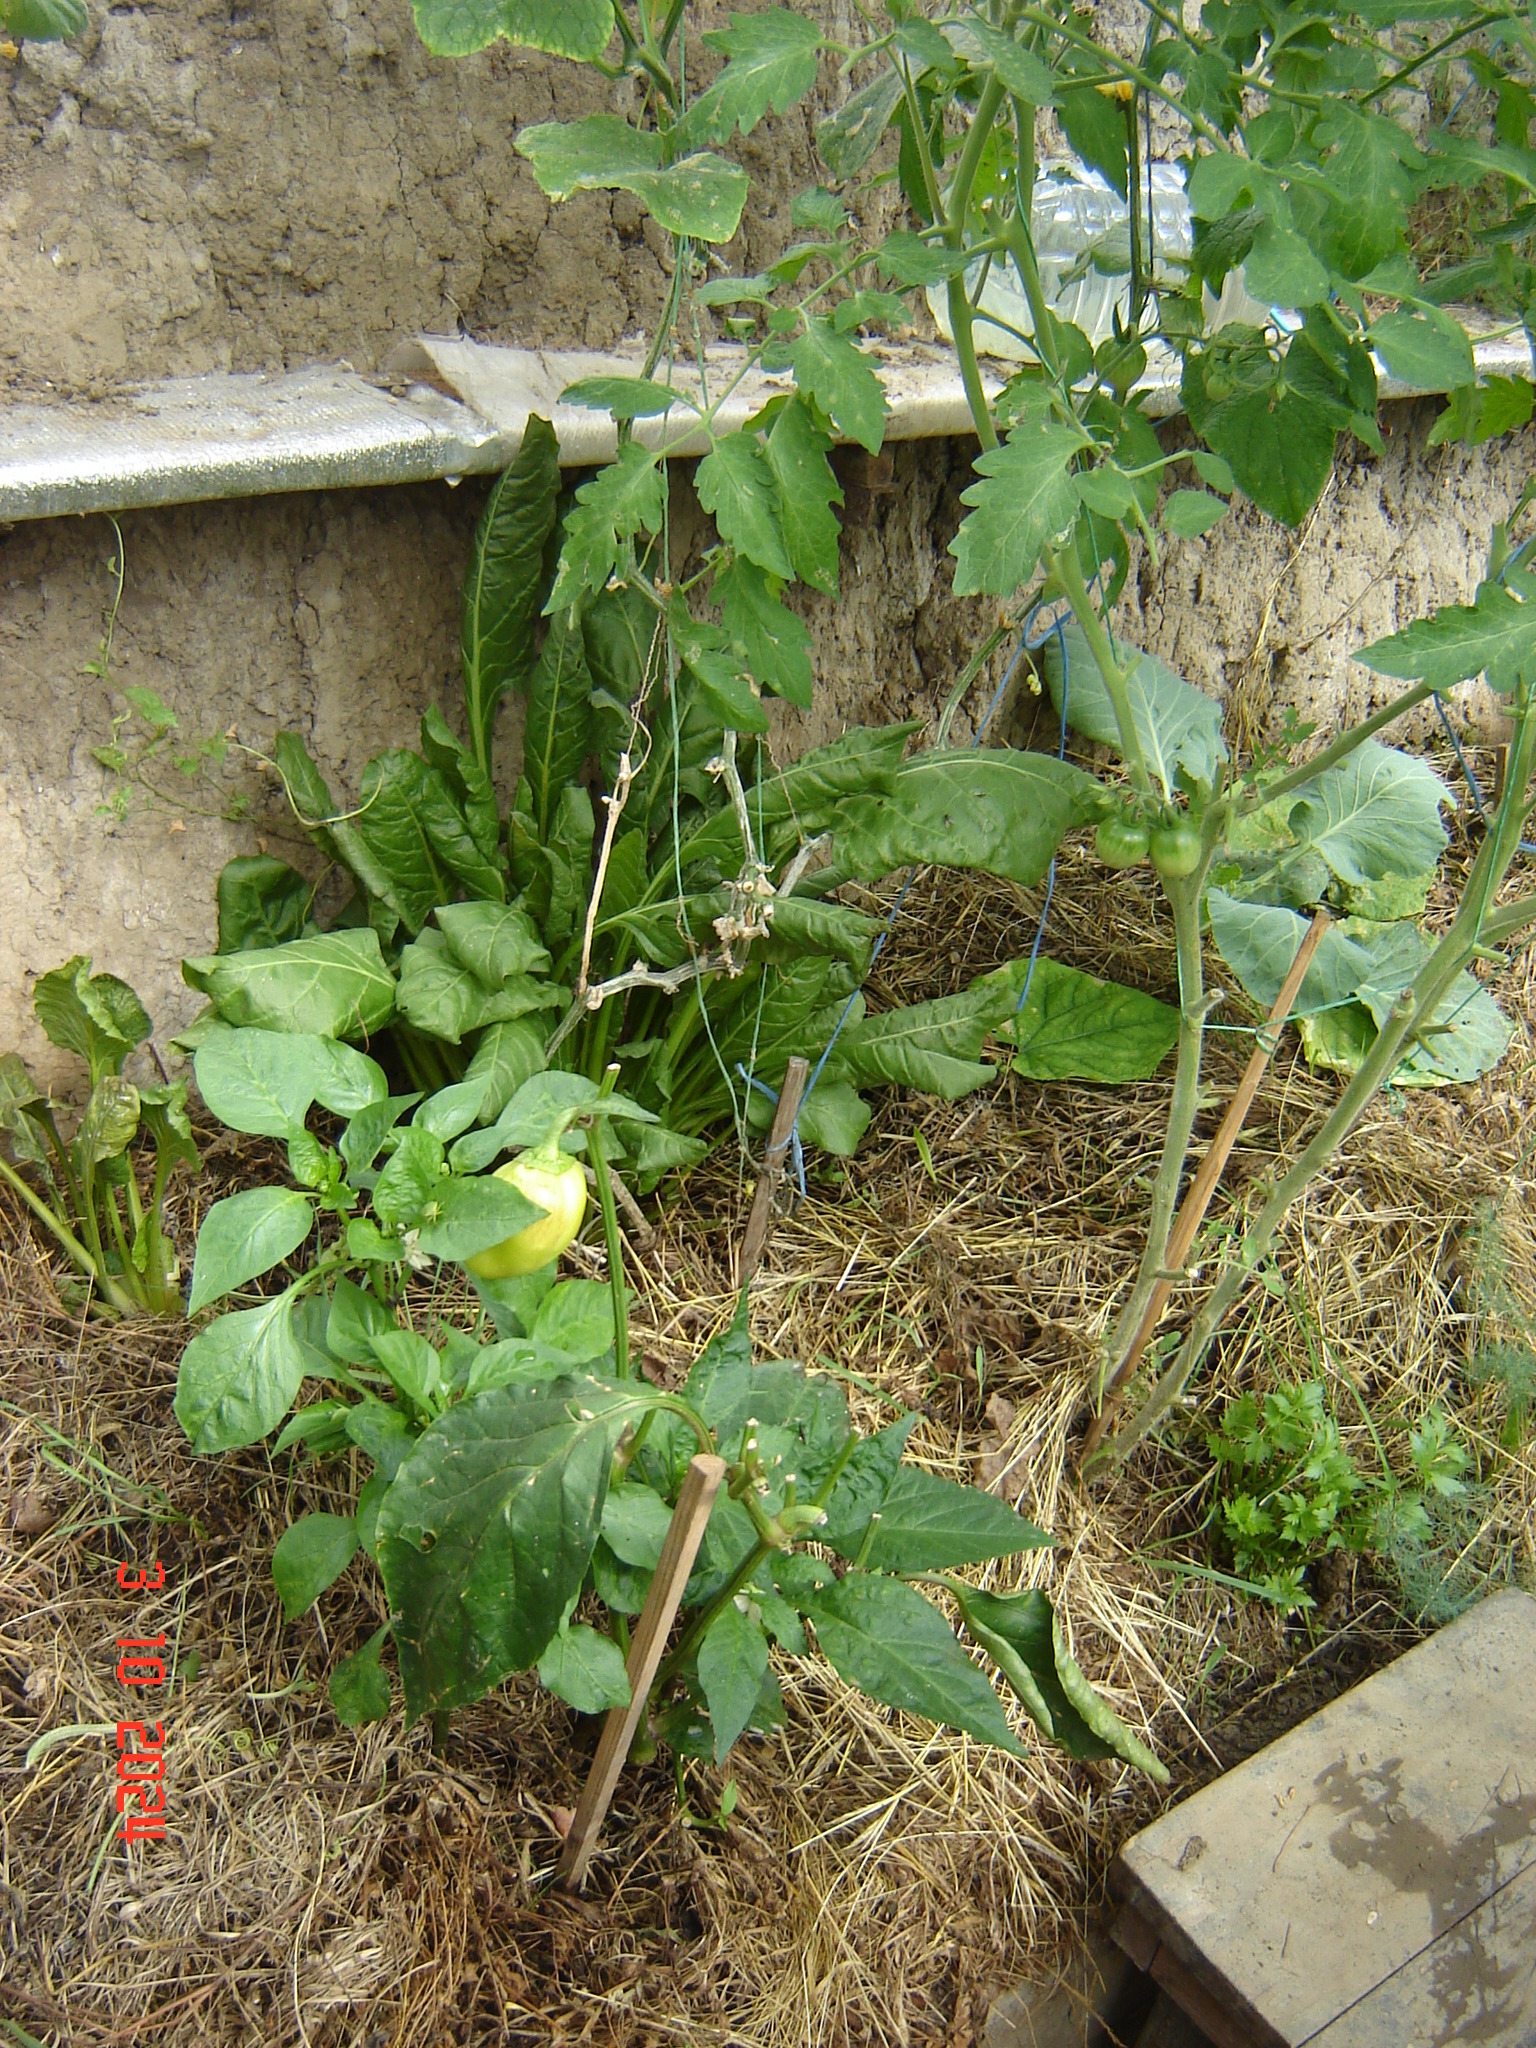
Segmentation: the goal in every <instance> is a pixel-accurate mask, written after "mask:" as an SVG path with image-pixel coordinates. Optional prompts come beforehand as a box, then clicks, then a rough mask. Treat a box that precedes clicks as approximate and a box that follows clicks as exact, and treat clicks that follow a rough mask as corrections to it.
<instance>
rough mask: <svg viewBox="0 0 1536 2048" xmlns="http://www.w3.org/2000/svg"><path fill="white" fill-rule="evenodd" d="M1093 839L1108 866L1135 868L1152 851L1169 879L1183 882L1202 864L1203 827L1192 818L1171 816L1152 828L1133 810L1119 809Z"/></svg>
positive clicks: (1104, 821) (1098, 852)
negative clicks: (1133, 812) (1201, 831)
mask: <svg viewBox="0 0 1536 2048" xmlns="http://www.w3.org/2000/svg"><path fill="white" fill-rule="evenodd" d="M1093 843H1094V851H1095V852H1096V853H1097V854H1098V856H1099V859H1100V860H1101V861H1103V863H1104V865H1105V867H1107V868H1133V867H1135V866H1136V865H1137V864H1138V862H1140V861H1144V860H1145V859H1146V858H1147V856H1148V854H1149V853H1150V855H1151V856H1152V865H1153V867H1155V868H1156V869H1157V872H1158V874H1159V875H1161V877H1162V878H1163V880H1164V881H1165V882H1175V881H1178V882H1182V881H1184V880H1185V879H1186V878H1187V877H1188V876H1190V875H1192V874H1193V873H1194V872H1195V870H1196V869H1197V868H1198V867H1199V865H1200V827H1199V826H1198V825H1197V824H1195V822H1194V821H1193V819H1191V818H1186V817H1175V818H1167V819H1164V820H1163V821H1162V822H1161V823H1159V824H1157V825H1154V826H1152V827H1150V828H1148V827H1147V826H1146V825H1144V824H1143V823H1142V822H1141V820H1140V819H1139V818H1137V817H1136V816H1134V815H1133V814H1132V813H1131V812H1130V811H1115V812H1112V813H1111V815H1110V816H1109V817H1107V818H1104V819H1102V820H1101V821H1100V823H1099V826H1098V828H1097V830H1096V831H1095V833H1094V836H1093Z"/></svg>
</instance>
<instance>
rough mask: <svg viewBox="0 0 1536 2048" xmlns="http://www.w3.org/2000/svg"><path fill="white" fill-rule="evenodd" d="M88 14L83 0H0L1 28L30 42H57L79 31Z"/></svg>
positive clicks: (76, 34) (81, 29)
mask: <svg viewBox="0 0 1536 2048" xmlns="http://www.w3.org/2000/svg"><path fill="white" fill-rule="evenodd" d="M89 19H90V17H89V15H88V14H87V13H86V11H85V4H84V0H0V28H3V29H4V31H5V34H6V35H7V36H8V37H9V36H20V37H21V38H22V39H23V40H24V41H25V42H29V43H58V42H62V41H63V40H64V39H65V37H66V36H78V35H80V34H81V33H82V32H83V31H84V29H85V27H86V24H87V22H88V21H89Z"/></svg>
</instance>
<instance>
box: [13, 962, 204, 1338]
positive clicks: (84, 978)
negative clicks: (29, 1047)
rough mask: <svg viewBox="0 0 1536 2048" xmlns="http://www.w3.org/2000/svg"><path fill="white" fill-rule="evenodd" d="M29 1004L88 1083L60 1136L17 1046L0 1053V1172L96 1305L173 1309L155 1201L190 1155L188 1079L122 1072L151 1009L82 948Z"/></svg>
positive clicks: (175, 1297) (173, 1283) (175, 1294)
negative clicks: (147, 1163)
mask: <svg viewBox="0 0 1536 2048" xmlns="http://www.w3.org/2000/svg"><path fill="white" fill-rule="evenodd" d="M32 1007H33V1010H34V1012H35V1014H36V1016H37V1021H38V1023H39V1024H40V1025H41V1026H42V1028H43V1030H44V1032H45V1033H46V1034H47V1036H48V1037H49V1038H50V1039H51V1040H52V1042H53V1043H54V1044H55V1045H56V1046H58V1047H60V1048H61V1050H63V1051H65V1052H71V1053H76V1054H78V1056H79V1057H80V1058H81V1059H82V1060H84V1061H85V1064H86V1070H87V1074H88V1078H89V1081H90V1094H89V1095H88V1096H87V1098H86V1103H85V1108H84V1111H83V1112H82V1114H81V1116H80V1119H79V1122H78V1124H77V1125H76V1128H75V1131H74V1134H73V1136H72V1137H71V1138H70V1139H69V1140H68V1141H67V1142H66V1140H65V1139H64V1137H63V1136H62V1134H61V1132H60V1129H59V1116H60V1114H61V1112H60V1109H59V1106H58V1105H57V1104H56V1103H54V1102H53V1101H52V1099H51V1098H50V1096H49V1094H48V1092H47V1090H46V1089H44V1088H41V1087H39V1086H38V1084H37V1083H36V1082H35V1081H34V1080H33V1079H32V1076H31V1074H30V1073H29V1072H28V1071H27V1068H26V1065H25V1063H24V1062H23V1061H22V1059H21V1056H20V1055H19V1054H18V1053H14V1052H8V1053H5V1054H4V1055H0V1132H4V1134H5V1136H6V1137H7V1138H8V1139H9V1141H10V1150H11V1159H10V1160H9V1161H8V1160H6V1159H5V1158H4V1157H3V1156H0V1179H3V1180H5V1182H6V1183H7V1184H8V1185H9V1186H10V1188H11V1189H12V1191H13V1192H14V1193H15V1194H17V1195H18V1196H20V1198H21V1200H22V1201H23V1202H24V1203H25V1204H26V1206H27V1208H28V1209H29V1210H30V1211H31V1212H32V1214H33V1215H34V1216H35V1217H36V1218H37V1219H38V1221H39V1222H40V1223H41V1224H42V1225H43V1227H44V1228H45V1229H46V1230H47V1231H48V1232H49V1234H50V1235H51V1236H52V1237H53V1239H54V1240H55V1242H56V1243H57V1244H58V1245H59V1246H60V1247H61V1248H62V1249H63V1251H64V1253H65V1255H66V1256H67V1257H68V1259H69V1260H70V1263H71V1264H72V1265H73V1266H74V1267H75V1269H76V1271H77V1272H78V1273H80V1274H81V1275H82V1277H83V1278H85V1279H86V1280H87V1281H89V1283H90V1287H91V1295H90V1300H91V1303H92V1305H93V1306H94V1307H96V1308H98V1309H105V1310H107V1311H111V1312H115V1313H117V1314H119V1315H125V1316H127V1315H167V1314H176V1313H178V1312H179V1310H180V1308H181V1291H180V1288H179V1286H178V1284H177V1263H176V1252H175V1246H174V1245H173V1244H172V1243H171V1242H170V1240H169V1239H168V1238H167V1237H166V1234H165V1228H164V1220H163V1205H164V1201H165V1191H166V1184H167V1182H168V1181H169V1179H170V1176H171V1174H172V1172H173V1171H174V1170H175V1168H176V1167H178V1166H190V1167H196V1165H197V1164H198V1152H197V1147H196V1145H195V1144H194V1143H193V1139H192V1126H191V1124H190V1122H189V1121H188V1118H187V1085H186V1083H185V1082H184V1081H173V1082H166V1083H164V1084H158V1085H148V1086H135V1084H134V1083H133V1082H131V1081H128V1080H125V1079H124V1077H123V1066H124V1063H125V1062H126V1060H127V1059H128V1056H129V1054H130V1053H131V1052H132V1051H133V1050H134V1048H135V1047H136V1046H139V1045H142V1044H143V1043H144V1042H145V1040H146V1039H147V1038H148V1037H149V1034H150V1028H151V1027H150V1021H149V1016H148V1013H147V1012H146V1010H145V1008H144V1006H143V1004H142V1003H141V1002H140V1001H139V999H138V997H137V996H136V995H135V994H134V992H133V990H132V989H131V988H130V987H129V986H128V984H127V982H125V981H119V980H118V978H117V976H116V975H114V974H92V972H91V963H90V961H89V960H87V959H84V958H83V957H77V958H76V959H73V960H68V961H66V962H65V964H64V965H63V966H62V967H55V968H54V969H53V971H52V972H51V973H49V974H44V975H42V976H41V977H40V978H39V980H38V983H37V986H36V988H35V989H34V990H33V993H32ZM138 1140H142V1141H146V1145H147V1150H148V1152H149V1154H150V1156H151V1159H152V1162H153V1163H152V1166H151V1170H150V1185H149V1189H148V1192H147V1193H146V1192H145V1190H144V1189H143V1188H141V1186H140V1184H139V1175H138V1168H137V1163H136V1159H135V1154H134V1151H133V1150H132V1149H131V1148H133V1147H134V1146H135V1142H136V1141H138ZM141 1149H144V1147H141Z"/></svg>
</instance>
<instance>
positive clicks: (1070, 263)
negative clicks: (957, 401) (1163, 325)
mask: <svg viewBox="0 0 1536 2048" xmlns="http://www.w3.org/2000/svg"><path fill="white" fill-rule="evenodd" d="M1149 186H1150V199H1151V224H1150V225H1151V236H1150V240H1151V247H1150V250H1149V251H1148V255H1149V257H1150V261H1149V265H1148V268H1149V271H1150V281H1151V282H1152V283H1153V284H1154V285H1156V284H1158V283H1168V284H1176V283H1181V282H1182V279H1183V267H1184V265H1185V264H1187V263H1188V261H1189V258H1190V255H1191V254H1192V252H1193V249H1194V229H1193V223H1192V221H1191V218H1190V211H1189V200H1188V197H1187V195H1186V194H1185V190H1184V174H1183V172H1182V171H1181V170H1180V169H1179V167H1178V165H1177V164H1165V163H1154V164H1150V165H1149V166H1148V167H1147V175H1146V177H1145V178H1144V181H1143V183H1142V185H1141V194H1140V206H1141V220H1142V223H1143V238H1144V241H1145V239H1146V225H1147V206H1148V187H1149ZM1030 222H1031V226H1032V229H1033V233H1034V243H1035V254H1036V258H1037V260H1038V261H1039V265H1040V282H1041V285H1042V287H1043V288H1044V291H1045V296H1046V301H1047V303H1048V304H1049V306H1050V308H1051V311H1052V312H1053V313H1055V314H1056V315H1057V316H1058V317H1059V318H1060V319H1062V320H1066V321H1070V322H1071V323H1072V325H1073V326H1075V327H1080V328H1081V329H1082V331H1083V332H1084V334H1086V335H1087V336H1088V339H1089V340H1090V341H1091V342H1092V343H1093V344H1094V346H1095V347H1097V345H1098V344H1099V343H1100V342H1101V341H1104V340H1107V339H1108V337H1109V336H1110V335H1111V334H1112V333H1113V332H1114V315H1115V310H1116V308H1117V307H1118V309H1119V312H1120V318H1121V320H1122V321H1126V320H1128V318H1129V313H1130V302H1131V277H1130V268H1131V236H1130V215H1129V210H1128V208H1127V206H1126V202H1125V201H1124V200H1123V199H1122V198H1121V197H1120V195H1119V193H1118V192H1116V191H1115V189H1114V187H1113V186H1112V185H1111V184H1110V183H1109V181H1108V180H1107V179H1106V178H1104V177H1102V176H1101V175H1100V174H1099V172H1097V171H1093V170H1088V169H1086V168H1085V167H1084V166H1083V165H1082V164H1079V163H1076V162H1074V161H1071V160H1066V161H1061V162H1048V163H1043V164H1042V165H1041V166H1040V169H1039V173H1038V175H1037V177H1036V179H1035V189H1034V195H1033V204H1032V206H1031V208H1030ZM987 262H988V259H986V258H978V259H977V261H976V262H975V263H973V264H972V265H970V267H969V268H968V269H967V271H966V277H965V283H966V290H967V292H968V293H970V294H972V295H973V296H974V294H975V292H976V289H977V286H978V284H981V297H980V299H979V301H977V316H976V322H975V326H974V329H973V333H974V338H975V342H976V347H977V349H978V350H979V351H980V352H981V353H982V354H984V355H990V356H1000V357H1003V358H1005V359H1007V360H1008V361H1010V362H1024V361H1033V359H1034V351H1033V350H1032V349H1031V348H1030V346H1029V344H1028V342H1027V341H1026V340H1023V339H1021V336H1027V335H1030V334H1033V332H1034V318H1033V316H1032V314H1031V313H1030V309H1029V301H1028V299H1027V298H1026V297H1025V294H1024V286H1023V283H1022V281H1021V279H1020V277H1019V274H1018V270H1017V268H1016V266H1015V265H1014V262H1013V259H1012V258H1011V257H1009V256H1007V255H1002V254H999V255H995V256H993V257H992V258H991V259H990V264H989V267H988V269H987V275H986V281H985V283H984V284H982V283H981V275H982V267H983V264H984V263H987ZM1229 300H1230V301H1231V303H1230V304H1229V303H1228V302H1229ZM928 305H929V310H930V311H931V312H932V314H933V317H934V319H935V321H936V322H937V323H938V327H939V331H940V333H941V334H942V335H943V336H944V338H945V340H946V341H950V340H953V338H954V337H953V335H952V333H951V331H950V325H949V303H948V297H947V294H946V292H945V290H944V288H943V287H942V286H934V287H930V288H929V292H928ZM989 313H990V314H992V315H993V316H994V317H993V318H992V319H990V320H989V319H988V318H987V317H986V316H987V315H988V314H989ZM1207 314H1208V319H1207V325H1208V326H1210V327H1216V326H1221V325H1223V324H1224V323H1225V321H1227V320H1230V319H1235V318H1247V319H1250V320H1253V321H1255V322H1256V324H1258V325H1263V323H1264V322H1265V320H1267V319H1270V318H1272V317H1273V316H1272V315H1271V314H1270V312H1269V310H1268V309H1267V308H1263V307H1259V306H1256V305H1255V304H1254V302H1253V301H1252V300H1251V299H1250V298H1249V297H1248V294H1247V293H1246V291H1244V290H1243V289H1242V286H1241V280H1240V273H1238V272H1233V273H1232V274H1231V277H1230V279H1229V289H1228V290H1227V291H1225V292H1223V294H1222V298H1221V302H1220V305H1219V307H1218V306H1217V302H1216V301H1214V300H1212V301H1211V303H1210V305H1209V306H1208V308H1207ZM1213 314H1214V317H1211V316H1212V315H1213Z"/></svg>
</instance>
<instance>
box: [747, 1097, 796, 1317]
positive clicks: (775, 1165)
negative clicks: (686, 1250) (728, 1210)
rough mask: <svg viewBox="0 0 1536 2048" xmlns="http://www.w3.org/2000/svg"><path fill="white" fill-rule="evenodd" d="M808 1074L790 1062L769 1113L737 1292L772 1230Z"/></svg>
mask: <svg viewBox="0 0 1536 2048" xmlns="http://www.w3.org/2000/svg"><path fill="white" fill-rule="evenodd" d="M809 1072H810V1065H809V1063H808V1062H807V1061H805V1060H802V1059H793V1060H791V1061H790V1063H789V1065H788V1066H787V1067H786V1068H785V1069H784V1085H783V1086H782V1087H781V1088H780V1090H779V1101H778V1107H777V1108H776V1109H775V1110H774V1112H773V1128H772V1130H771V1131H770V1132H769V1133H768V1150H767V1151H766V1152H765V1153H764V1154H763V1170H762V1172H761V1173H760V1174H759V1175H758V1177H757V1187H756V1189H755V1190H754V1192H753V1195H752V1208H751V1211H750V1213H749V1214H748V1216H747V1229H746V1235H745V1236H744V1237H743V1238H742V1240H741V1258H740V1260H739V1262H738V1265H737V1271H736V1285H737V1286H738V1288H740V1287H745V1286H746V1284H747V1282H748V1281H749V1280H750V1279H751V1278H752V1275H753V1274H754V1273H755V1272H756V1271H757V1268H758V1265H759V1263H760V1261H761V1259H762V1256H763V1252H764V1251H765V1249H766V1248H767V1244H768V1233H769V1231H770V1230H771V1229H772V1228H773V1198H774V1196H775V1195H776V1194H777V1193H778V1191H779V1182H780V1181H781V1180H782V1179H783V1178H784V1160H785V1156H786V1155H787V1153H788V1151H789V1141H790V1138H791V1136H792V1134H793V1132H794V1128H795V1117H796V1115H797V1114H798V1112H799V1109H800V1098H801V1096H802V1095H803V1094H804V1093H805V1080H806V1076H807V1075H808V1074H809Z"/></svg>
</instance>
